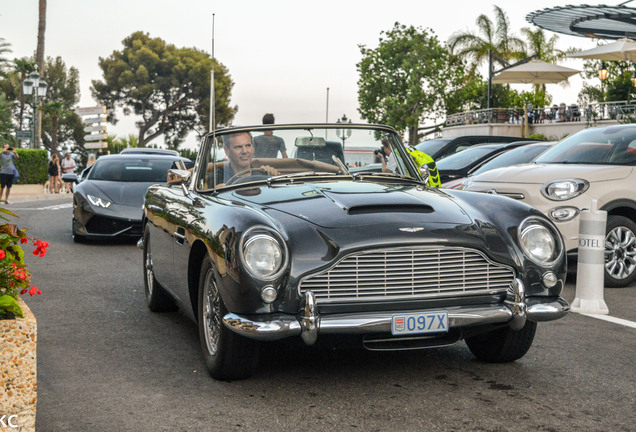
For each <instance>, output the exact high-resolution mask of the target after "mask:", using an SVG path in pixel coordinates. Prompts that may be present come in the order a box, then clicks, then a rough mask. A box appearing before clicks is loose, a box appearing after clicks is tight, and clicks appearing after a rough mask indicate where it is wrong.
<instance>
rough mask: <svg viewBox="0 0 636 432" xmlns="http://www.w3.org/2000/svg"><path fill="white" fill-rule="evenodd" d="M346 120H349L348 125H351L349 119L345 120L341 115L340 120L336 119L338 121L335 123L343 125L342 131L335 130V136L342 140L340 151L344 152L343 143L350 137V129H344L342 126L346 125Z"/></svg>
mask: <svg viewBox="0 0 636 432" xmlns="http://www.w3.org/2000/svg"><path fill="white" fill-rule="evenodd" d="M347 120H349V121H348V123H349V124H351V119H347V116H346V115H345V114H343V115H342V118H341V119H338V121H337V122H336V123H338V124H343V127H342V129H336V135H337V136H338V138H340V139H341V140H342V151H344V148H345V141H346V140H347V138H349V137H351V129H345V127H344V124H345V123H347Z"/></svg>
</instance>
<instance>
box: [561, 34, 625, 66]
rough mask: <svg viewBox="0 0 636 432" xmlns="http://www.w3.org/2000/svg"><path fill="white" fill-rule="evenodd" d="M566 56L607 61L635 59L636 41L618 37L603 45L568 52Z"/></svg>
mask: <svg viewBox="0 0 636 432" xmlns="http://www.w3.org/2000/svg"><path fill="white" fill-rule="evenodd" d="M568 57H576V58H584V59H598V60H607V61H623V60H629V61H636V41H633V40H631V39H619V40H617V41H614V42H611V43H608V44H605V45H599V46H597V47H596V48H592V49H589V50H585V51H581V52H578V53H576V54H570V55H569V56H568Z"/></svg>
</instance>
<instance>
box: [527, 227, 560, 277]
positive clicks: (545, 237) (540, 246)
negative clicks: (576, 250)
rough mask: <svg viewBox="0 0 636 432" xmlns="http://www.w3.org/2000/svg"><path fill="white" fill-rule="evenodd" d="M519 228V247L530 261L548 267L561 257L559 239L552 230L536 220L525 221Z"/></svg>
mask: <svg viewBox="0 0 636 432" xmlns="http://www.w3.org/2000/svg"><path fill="white" fill-rule="evenodd" d="M519 228H520V229H519V245H520V246H521V249H522V250H523V252H524V254H525V255H526V256H527V257H528V258H530V260H532V261H534V262H535V263H537V264H539V265H542V266H549V265H551V264H553V263H554V262H555V261H556V260H557V259H558V258H559V257H560V256H561V253H562V251H563V246H562V242H561V238H560V237H559V235H558V233H556V232H555V231H554V230H553V229H552V228H549V227H547V226H546V225H544V224H542V223H540V222H539V221H538V220H536V219H526V220H525V221H524V222H523V223H522V224H521V226H520V227H519Z"/></svg>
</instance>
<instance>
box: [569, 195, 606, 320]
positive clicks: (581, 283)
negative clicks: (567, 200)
mask: <svg viewBox="0 0 636 432" xmlns="http://www.w3.org/2000/svg"><path fill="white" fill-rule="evenodd" d="M597 206H598V203H597V201H596V200H592V204H591V206H590V209H589V210H583V211H581V215H580V216H579V253H578V255H579V256H578V263H577V266H576V296H575V298H574V301H573V302H572V304H571V305H570V307H571V309H572V312H578V313H582V314H604V315H606V314H608V313H609V309H608V308H607V305H606V304H605V300H603V289H604V277H605V225H606V223H607V212H606V211H603V210H598V209H597Z"/></svg>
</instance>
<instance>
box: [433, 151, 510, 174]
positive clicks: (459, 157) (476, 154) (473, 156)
mask: <svg viewBox="0 0 636 432" xmlns="http://www.w3.org/2000/svg"><path fill="white" fill-rule="evenodd" d="M497 151H499V149H498V148H493V147H491V146H484V147H482V146H473V147H470V148H467V149H466V150H462V151H460V152H459V153H455V154H454V155H450V156H448V157H445V158H444V159H442V160H440V161H439V162H437V169H439V170H440V171H443V170H461V169H463V168H466V167H468V166H471V165H473V164H475V163H476V162H478V161H481V160H484V159H486V158H487V157H488V156H490V155H491V154H493V153H495V152H497Z"/></svg>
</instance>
